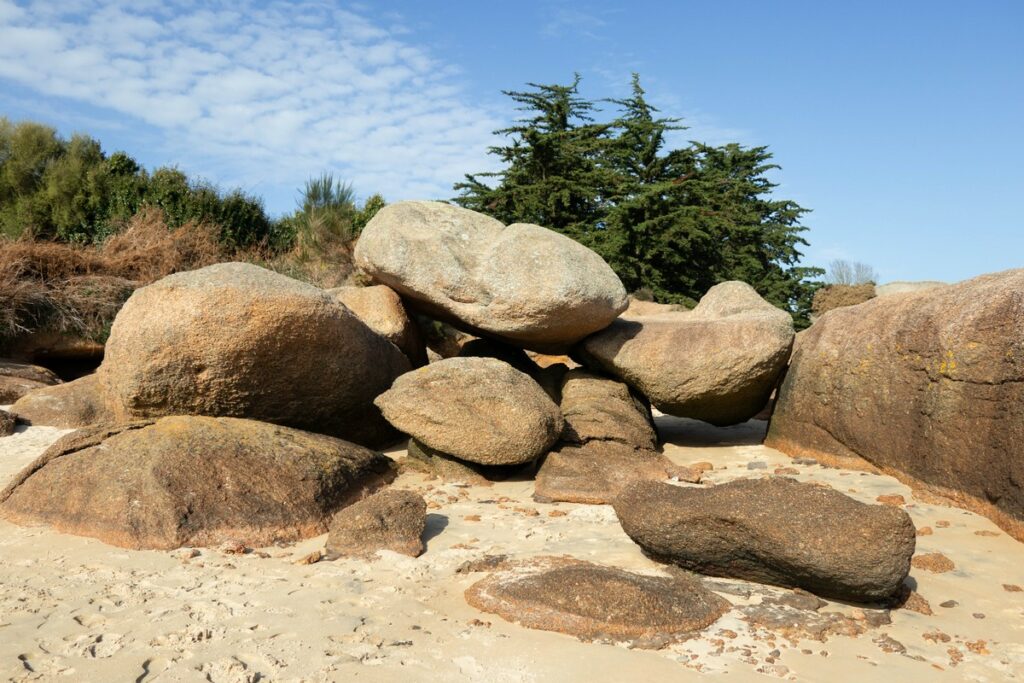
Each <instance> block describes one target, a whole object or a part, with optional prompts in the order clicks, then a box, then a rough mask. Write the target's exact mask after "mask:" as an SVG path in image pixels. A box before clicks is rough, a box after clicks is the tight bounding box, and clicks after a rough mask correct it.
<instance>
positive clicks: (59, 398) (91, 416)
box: [11, 374, 114, 429]
mask: <svg viewBox="0 0 1024 683" xmlns="http://www.w3.org/2000/svg"><path fill="white" fill-rule="evenodd" d="M11 412H12V413H14V414H15V415H17V416H18V419H20V420H21V421H23V422H27V423H28V424H30V425H33V426H37V427H38V426H40V425H42V426H46V427H59V428H61V429H78V428H80V427H87V426H89V425H94V424H99V423H101V422H112V421H114V417H113V415H112V413H111V412H110V411H109V410H108V409H107V406H106V403H105V402H104V400H103V396H102V394H101V393H100V385H99V382H98V381H97V378H96V375H95V374H92V375H86V376H85V377H80V378H78V379H76V380H74V381H71V382H67V383H65V384H55V385H53V386H49V387H43V388H41V389H36V390H35V391H32V392H30V393H28V394H25V395H24V396H22V397H21V398H20V399H18V400H17V402H15V404H14V405H12V406H11Z"/></svg>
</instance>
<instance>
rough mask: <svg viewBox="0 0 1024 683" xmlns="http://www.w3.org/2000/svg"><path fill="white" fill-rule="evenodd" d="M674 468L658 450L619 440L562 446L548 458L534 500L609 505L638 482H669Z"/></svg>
mask: <svg viewBox="0 0 1024 683" xmlns="http://www.w3.org/2000/svg"><path fill="white" fill-rule="evenodd" d="M671 467H672V463H671V462H670V461H669V460H668V459H667V458H666V457H665V456H664V455H662V454H661V453H658V452H657V451H655V450H651V449H637V448H633V447H632V446H628V445H626V444H622V443H618V442H615V441H588V442H587V443H585V444H582V445H579V446H570V445H562V446H560V447H559V448H558V449H556V450H554V451H551V452H550V453H548V455H547V457H546V458H544V464H543V465H541V468H540V470H539V471H538V472H537V479H536V488H535V490H534V498H535V499H537V500H538V501H543V502H551V501H564V502H567V503H587V504H590V505H605V504H608V503H611V502H612V501H613V500H614V499H615V497H616V496H618V495H619V494H620V493H621V492H622V490H623V489H624V488H625V487H626V486H628V485H629V484H631V483H633V482H635V481H638V480H645V481H662V480H664V479H667V478H668V477H669V471H670V469H671Z"/></svg>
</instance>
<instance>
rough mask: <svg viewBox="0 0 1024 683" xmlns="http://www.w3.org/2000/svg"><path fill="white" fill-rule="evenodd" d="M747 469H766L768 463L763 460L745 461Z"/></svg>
mask: <svg viewBox="0 0 1024 683" xmlns="http://www.w3.org/2000/svg"><path fill="white" fill-rule="evenodd" d="M747 469H748V470H766V469H768V463H766V462H765V461H764V460H755V461H753V462H748V463H747Z"/></svg>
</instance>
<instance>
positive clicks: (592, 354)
mask: <svg viewBox="0 0 1024 683" xmlns="http://www.w3.org/2000/svg"><path fill="white" fill-rule="evenodd" d="M792 343H793V322H792V319H791V318H790V316H789V314H788V313H786V312H785V311H782V310H780V309H778V308H776V307H774V306H772V305H771V304H769V303H768V302H767V301H765V300H764V299H762V298H761V297H760V296H758V294H757V292H755V291H754V289H753V288H752V287H750V286H749V285H747V284H744V283H742V282H723V283H722V284H719V285H715V286H714V287H712V288H711V289H710V290H708V293H707V294H706V295H704V298H702V299H701V300H700V303H699V304H698V305H697V307H696V308H694V309H693V310H692V311H682V312H678V313H667V314H663V315H657V316H648V317H638V318H629V319H626V318H620V319H618V320H616V321H615V322H614V323H613V324H612V325H611V326H609V327H608V328H606V329H605V330H602V331H601V332H598V333H596V334H593V335H591V336H590V337H588V338H587V339H586V340H584V341H583V342H582V343H581V344H580V345H579V347H578V348H577V351H578V356H579V358H580V360H581V361H582V362H583V363H584V364H586V365H588V366H590V367H594V368H598V369H600V370H603V371H604V372H607V373H609V374H611V375H613V376H615V377H618V378H619V379H621V380H622V381H624V382H626V383H627V384H629V385H630V386H631V387H633V388H634V389H636V390H637V391H639V392H640V393H642V394H643V395H644V396H646V397H647V398H648V399H650V401H651V403H653V404H654V406H655V407H656V408H658V409H659V410H661V411H662V412H664V413H667V414H669V415H675V416H677V417H690V418H695V419H698V420H703V421H705V422H710V423H711V424H715V425H730V424H737V423H740V422H745V421H746V420H748V419H750V418H752V417H753V416H754V415H756V414H757V413H758V412H760V411H761V409H762V408H764V406H765V404H766V403H767V401H768V397H769V396H770V395H771V392H772V389H774V387H775V384H776V381H777V380H778V377H779V375H780V373H781V372H782V370H783V368H785V365H786V360H787V359H788V358H789V351H790V347H791V346H792Z"/></svg>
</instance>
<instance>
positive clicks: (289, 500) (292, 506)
mask: <svg viewBox="0 0 1024 683" xmlns="http://www.w3.org/2000/svg"><path fill="white" fill-rule="evenodd" d="M392 477H393V471H392V469H391V461H390V460H389V459H388V458H387V457H386V456H384V455H381V454H380V453H376V452H374V451H371V450H368V449H366V448H363V447H361V446H357V445H355V444H352V443H348V442H346V441H341V440H340V439H335V438H332V437H328V436H324V435H321V434H311V433H307V432H300V431H298V430H296V429H289V428H287V427H280V426H277V425H272V424H267V423H263V422H254V421H251V420H239V419H235V418H213V417H165V418H162V419H160V420H157V421H155V422H153V421H142V422H136V423H132V424H127V425H119V426H97V427H91V428H87V429H82V430H79V431H76V432H72V433H71V434H68V435H67V436H65V437H63V438H62V439H60V440H58V441H57V442H56V443H55V444H54V445H53V446H51V447H50V448H49V449H48V450H47V451H46V452H45V453H43V455H42V456H40V457H39V458H38V459H36V461H35V462H33V463H32V464H31V465H29V466H28V467H27V468H25V469H24V470H22V472H21V473H20V474H19V475H18V476H17V477H16V478H15V479H14V481H12V482H11V484H10V485H9V486H8V487H7V488H6V489H5V490H4V491H3V492H2V493H0V514H2V516H3V517H5V518H6V519H8V520H9V521H12V522H15V523H17V524H26V525H39V524H43V525H48V526H52V527H53V528H55V529H56V530H57V531H61V532H65V533H71V534H76V535H80V536H92V537H94V538H98V539H100V540H101V541H104V542H105V543H111V544H113V545H119V546H123V547H127V548H154V549H171V548H178V547H181V546H206V547H217V546H219V545H221V544H222V543H225V542H227V541H232V542H235V543H242V544H243V545H246V546H250V547H252V546H256V547H258V546H265V545H270V544H272V543H277V542H290V541H295V540H299V539H302V538H307V537H310V536H315V535H317V534H321V533H324V532H325V531H326V530H327V523H328V521H329V520H330V518H331V516H332V515H333V514H334V513H335V512H336V511H337V510H339V509H340V508H342V507H344V506H345V505H347V504H349V503H351V502H353V501H355V500H357V499H358V498H359V497H361V496H363V495H365V493H366V492H367V491H370V490H373V489H374V488H376V487H378V486H380V485H381V484H382V483H383V482H384V481H387V480H389V479H390V478H392Z"/></svg>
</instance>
